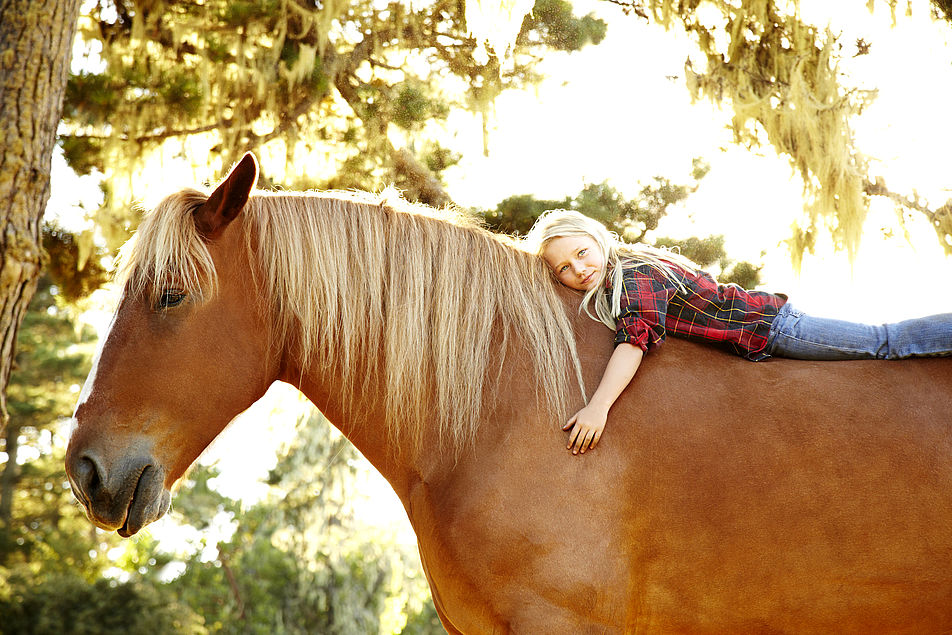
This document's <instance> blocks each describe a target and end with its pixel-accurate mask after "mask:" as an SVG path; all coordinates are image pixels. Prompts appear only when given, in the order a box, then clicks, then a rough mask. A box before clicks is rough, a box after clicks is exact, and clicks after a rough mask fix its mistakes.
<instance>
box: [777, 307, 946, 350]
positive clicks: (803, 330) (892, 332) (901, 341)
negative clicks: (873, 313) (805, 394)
mask: <svg viewBox="0 0 952 635" xmlns="http://www.w3.org/2000/svg"><path fill="white" fill-rule="evenodd" d="M767 352H768V353H769V354H771V355H774V356H777V357H792V358H795V359H815V360H838V359H903V358H907V357H938V356H946V355H952V314H950V313H943V314H940V315H933V316H929V317H924V318H916V319H912V320H905V321H902V322H894V323H892V324H879V325H874V324H860V323H857V322H847V321H844V320H834V319H829V318H818V317H813V316H810V315H807V314H805V313H803V312H802V311H800V310H798V309H796V308H795V307H793V306H791V305H790V304H789V303H788V304H785V305H784V306H782V307H781V308H780V312H779V313H778V315H777V317H776V319H775V320H774V322H773V324H772V325H771V327H770V336H769V338H768V344H767Z"/></svg>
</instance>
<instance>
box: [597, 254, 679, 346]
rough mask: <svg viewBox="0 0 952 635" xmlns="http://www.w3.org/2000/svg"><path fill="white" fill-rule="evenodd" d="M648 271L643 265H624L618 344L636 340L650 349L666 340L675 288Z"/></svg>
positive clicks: (617, 320)
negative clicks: (666, 326)
mask: <svg viewBox="0 0 952 635" xmlns="http://www.w3.org/2000/svg"><path fill="white" fill-rule="evenodd" d="M639 269H645V270H639ZM649 271H650V269H646V268H644V267H626V268H625V271H624V275H623V276H622V289H621V296H620V300H621V302H620V306H621V312H620V313H619V314H618V317H617V318H616V320H615V346H617V345H619V344H621V343H628V344H634V345H635V346H638V347H639V348H641V350H643V351H646V352H648V351H653V350H655V349H656V348H658V347H659V346H661V344H662V343H663V342H664V338H665V319H666V316H667V313H668V302H669V301H670V300H671V296H672V295H674V292H675V289H674V287H673V286H671V285H670V283H668V284H666V283H665V281H664V280H663V279H658V278H656V277H654V276H652V275H651V274H650V273H649ZM609 293H610V291H609Z"/></svg>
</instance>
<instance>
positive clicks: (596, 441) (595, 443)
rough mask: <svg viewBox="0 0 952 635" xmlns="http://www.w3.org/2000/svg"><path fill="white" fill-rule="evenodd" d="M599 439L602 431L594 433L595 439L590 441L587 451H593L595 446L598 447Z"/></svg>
mask: <svg viewBox="0 0 952 635" xmlns="http://www.w3.org/2000/svg"><path fill="white" fill-rule="evenodd" d="M603 429H604V428H603ZM601 438H602V431H601V430H599V431H598V432H596V433H595V437H594V438H593V439H592V446H591V448H589V449H593V448H594V447H595V446H596V445H598V440H599V439H601Z"/></svg>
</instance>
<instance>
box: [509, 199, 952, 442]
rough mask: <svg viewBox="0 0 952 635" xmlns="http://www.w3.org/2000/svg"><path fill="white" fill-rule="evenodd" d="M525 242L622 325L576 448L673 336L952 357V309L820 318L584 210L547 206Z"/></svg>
mask: <svg viewBox="0 0 952 635" xmlns="http://www.w3.org/2000/svg"><path fill="white" fill-rule="evenodd" d="M526 241H527V242H528V243H529V246H530V249H531V250H532V251H534V252H535V253H538V254H539V255H540V256H542V258H543V259H545V262H546V264H547V265H548V267H549V269H550V270H551V271H552V273H553V275H554V276H555V277H556V279H558V281H559V282H561V283H562V284H564V285H565V286H567V287H570V288H572V289H576V290H578V291H582V292H584V294H585V295H584V297H583V298H582V304H581V306H580V310H581V309H584V310H585V312H586V314H588V315H589V317H591V318H592V319H595V320H598V321H601V322H603V323H604V324H605V325H606V326H608V327H609V328H611V329H612V330H614V331H615V350H614V352H613V353H612V356H611V358H610V359H609V360H608V366H607V367H606V369H605V373H604V375H603V376H602V380H601V382H600V383H599V385H598V388H597V389H596V391H595V393H594V394H593V395H592V398H591V400H590V401H589V403H588V405H586V406H585V407H584V408H582V409H581V410H579V411H578V412H577V413H576V414H575V415H574V416H572V417H571V418H570V419H569V420H568V422H567V423H566V424H565V426H564V427H563V429H564V430H569V431H570V432H569V442H568V448H569V449H571V450H572V453H573V454H578V453H580V452H581V453H584V452H585V451H586V450H589V449H591V448H594V447H595V446H596V445H597V444H598V441H599V439H600V438H601V436H602V431H603V430H604V428H605V421H606V419H607V417H608V411H609V409H610V408H611V406H612V404H614V403H615V400H616V399H617V398H618V395H620V394H621V392H622V390H624V388H625V386H627V385H628V384H629V382H631V380H632V378H633V377H634V376H635V372H637V370H638V366H639V365H640V364H641V360H642V358H643V357H644V354H645V353H646V352H648V351H652V350H654V349H656V348H658V347H659V346H660V345H661V344H662V342H663V341H664V338H665V335H666V333H668V332H670V333H672V334H673V335H676V336H679V337H684V338H687V339H692V340H697V341H704V342H712V343H715V344H718V345H721V346H724V347H726V348H727V349H728V350H730V351H732V352H734V353H736V354H738V355H741V356H743V357H746V358H747V359H749V360H752V361H760V360H764V359H767V358H769V357H771V356H777V357H791V358H796V359H812V360H840V359H902V358H905V357H923V356H946V355H952V314H942V315H934V316H931V317H927V318H919V319H915V320H906V321H904V322H897V323H894V324H883V325H879V326H873V325H866V324H857V323H852V322H844V321H842V320H832V319H825V318H815V317H812V316H808V315H805V314H804V313H802V312H801V311H798V310H797V309H795V308H794V307H793V306H791V305H790V304H789V303H788V302H787V298H786V296H783V295H778V294H772V293H764V292H762V291H745V290H744V289H742V288H740V287H739V286H737V285H719V284H718V283H717V281H715V280H714V279H713V278H712V277H711V276H710V275H708V274H707V273H705V272H703V271H700V270H699V269H698V268H697V265H695V264H694V263H692V262H691V261H689V260H687V259H686V258H683V257H682V256H680V255H678V254H676V253H673V252H670V251H666V250H662V249H654V248H651V247H646V246H643V245H630V244H627V243H624V242H622V241H621V240H620V239H619V238H618V236H616V235H615V234H613V233H612V232H610V231H608V229H606V228H605V226H603V225H602V224H601V223H599V222H598V221H596V220H594V219H591V218H589V217H587V216H584V215H582V214H580V213H578V212H573V211H569V210H551V211H548V212H545V213H544V214H543V215H542V216H540V217H539V219H538V220H537V221H536V223H535V224H534V225H533V227H532V229H531V230H530V231H529V234H528V236H527V237H526ZM593 303H594V306H595V315H592V313H591V305H592V304H593Z"/></svg>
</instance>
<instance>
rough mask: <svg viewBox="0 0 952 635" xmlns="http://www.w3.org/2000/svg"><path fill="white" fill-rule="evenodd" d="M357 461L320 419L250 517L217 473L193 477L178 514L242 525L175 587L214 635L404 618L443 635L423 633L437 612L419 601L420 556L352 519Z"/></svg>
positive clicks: (365, 627)
mask: <svg viewBox="0 0 952 635" xmlns="http://www.w3.org/2000/svg"><path fill="white" fill-rule="evenodd" d="M357 458H358V456H357V453H356V450H355V449H354V447H353V446H352V445H351V444H350V443H349V442H348V441H347V440H346V439H345V438H344V437H342V436H340V435H339V434H338V433H336V431H333V430H332V428H331V427H330V426H329V424H328V423H327V422H326V421H325V420H323V418H321V417H319V416H316V415H314V416H311V417H310V418H308V419H306V420H303V421H302V422H301V425H300V426H299V431H298V435H297V437H296V439H295V441H294V442H293V444H292V445H291V447H290V448H289V449H288V451H287V453H286V454H284V456H282V458H281V459H280V460H279V462H278V465H277V466H276V467H275V468H274V470H272V472H271V473H270V475H269V479H268V483H269V484H270V485H271V486H272V495H271V496H270V497H269V498H267V499H266V500H264V501H262V502H260V503H257V504H255V505H254V506H252V507H251V508H250V509H244V510H242V509H240V508H239V506H237V504H236V503H235V502H234V501H230V500H229V499H227V498H225V497H223V496H221V495H220V494H219V493H217V492H215V491H214V490H213V489H211V488H210V487H209V486H208V483H209V480H210V479H211V478H213V477H214V476H216V473H215V472H214V471H210V470H207V469H199V470H195V471H194V472H193V473H192V474H191V476H190V479H189V481H190V482H189V483H188V484H187V486H186V487H185V488H184V490H183V491H182V492H180V493H179V494H178V496H177V498H176V504H175V510H176V511H175V514H176V515H177V516H180V517H181V518H182V519H183V520H185V521H186V522H188V523H189V524H191V525H193V526H195V527H199V528H202V527H204V526H207V523H208V520H209V519H210V518H211V517H212V516H214V515H215V514H220V513H222V512H224V513H226V514H229V515H232V517H233V518H234V520H235V522H236V524H237V526H236V530H235V533H234V535H232V536H231V538H229V539H228V540H225V541H222V542H220V543H219V544H218V545H217V555H216V557H215V558H214V559H213V560H211V561H204V560H202V559H199V558H191V559H189V560H188V562H187V563H186V566H185V571H184V572H183V574H182V575H181V576H179V577H178V578H176V579H175V580H173V581H172V582H171V583H170V584H169V586H170V588H171V589H172V590H173V591H174V592H175V594H176V596H177V597H179V598H182V601H184V602H187V603H188V604H189V606H190V607H191V609H192V610H193V611H194V612H195V613H197V614H200V615H203V616H204V617H205V625H206V627H207V629H208V631H209V632H211V633H242V634H247V633H262V634H270V633H328V634H341V635H347V634H351V633H353V634H355V635H356V634H364V633H374V632H378V631H379V630H380V629H381V628H382V627H384V626H386V630H390V631H392V630H394V629H395V628H396V630H399V628H400V627H401V625H402V622H400V621H399V620H400V619H403V620H404V621H407V622H408V623H412V624H416V625H418V630H416V631H413V630H411V631H409V632H417V633H427V632H441V631H432V630H430V631H427V630H426V624H427V623H428V619H429V618H428V615H430V614H431V613H432V612H433V609H432V606H431V605H429V604H428V603H427V602H424V601H423V598H426V587H425V582H424V581H423V577H422V574H421V573H420V572H419V569H418V566H419V565H418V564H417V558H416V555H415V553H407V552H406V551H404V550H403V549H402V548H401V547H399V546H397V545H394V544H391V543H390V541H389V540H385V539H382V538H381V537H380V536H379V535H376V534H374V533H372V532H368V530H367V529H366V528H365V527H363V526H362V525H361V523H360V522H359V521H358V520H357V518H356V517H355V515H354V509H353V507H352V504H351V502H350V501H351V500H352V498H353V495H352V492H351V489H352V487H353V479H354V476H355V474H356V469H357V467H356V465H357ZM395 619H396V620H397V623H396V624H394V623H393V622H394V620H395ZM384 622H387V624H384Z"/></svg>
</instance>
